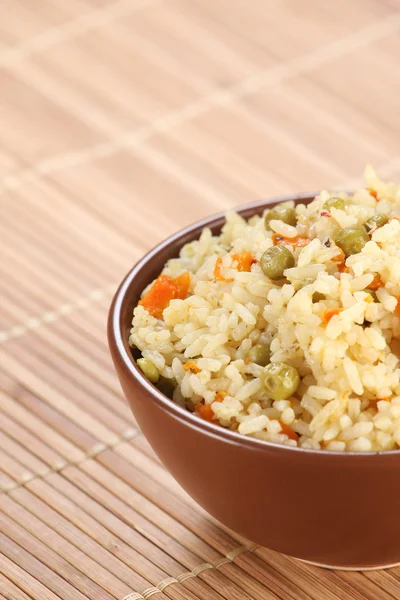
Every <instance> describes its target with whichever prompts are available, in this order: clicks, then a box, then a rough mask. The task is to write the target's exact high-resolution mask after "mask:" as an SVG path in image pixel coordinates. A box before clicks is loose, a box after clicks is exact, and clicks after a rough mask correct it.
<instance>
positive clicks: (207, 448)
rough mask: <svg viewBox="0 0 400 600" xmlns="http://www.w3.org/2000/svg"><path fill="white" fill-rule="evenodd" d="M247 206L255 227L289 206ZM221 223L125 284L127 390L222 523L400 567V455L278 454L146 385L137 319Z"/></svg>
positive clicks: (120, 352)
mask: <svg viewBox="0 0 400 600" xmlns="http://www.w3.org/2000/svg"><path fill="white" fill-rule="evenodd" d="M313 197H314V194H313V195H302V196H292V197H285V198H275V199H273V200H270V201H263V202H260V203H257V204H251V205H247V206H246V207H244V208H240V209H238V212H240V214H241V215H242V216H243V217H245V218H249V217H250V216H252V215H254V214H260V213H262V211H263V210H264V209H265V208H266V207H268V206H273V205H274V204H277V203H278V202H280V201H284V200H294V201H295V202H309V201H310V200H311V199H312V198H313ZM223 223H224V217H223V215H216V216H212V217H210V218H207V219H204V220H202V221H199V222H197V223H195V224H194V225H191V226H189V227H186V228H185V229H183V230H182V231H180V232H179V233H177V234H175V235H173V236H172V237H170V238H168V239H167V240H166V241H165V242H162V243H161V244H159V245H158V246H157V247H156V248H155V249H154V250H152V251H151V252H149V253H148V254H147V255H146V256H145V257H144V258H143V259H142V260H141V261H140V262H139V263H138V264H137V265H136V266H135V267H134V268H133V269H132V270H131V271H130V272H129V273H128V275H127V276H126V278H125V279H124V281H123V282H122V283H121V285H120V287H119V289H118V291H117V293H116V295H115V297H114V300H113V303H112V306H111V308H110V313H109V321H108V337H109V346H110V350H111V355H112V358H113V361H114V364H115V369H116V372H117V374H118V377H119V380H120V382H121V386H122V389H123V391H124V393H125V396H126V398H127V400H128V402H129V404H130V406H131V408H132V411H133V413H134V415H135V417H136V419H137V421H138V423H139V426H140V427H141V429H142V431H143V433H144V435H145V436H146V437H147V439H148V441H149V442H150V444H151V446H152V447H153V449H154V450H155V452H156V453H157V455H158V456H159V458H160V459H161V461H162V462H163V463H164V465H165V466H166V468H167V469H168V470H169V471H170V473H171V474H172V475H173V476H174V477H175V479H176V480H177V481H178V482H179V483H180V485H181V486H182V487H183V488H184V489H185V490H186V491H187V492H188V493H189V494H190V495H191V496H192V497H193V498H194V500H196V501H197V502H198V503H199V504H200V505H201V506H202V507H203V508H204V509H205V510H207V511H208V512H209V513H210V514H211V515H213V517H215V518H216V519H218V520H219V521H221V522H222V523H223V524H224V525H226V526H228V527H229V528H231V529H233V530H234V531H236V532H237V533H239V534H241V535H243V536H245V537H247V538H248V539H250V540H251V541H253V542H256V543H258V544H261V545H264V546H266V547H268V548H271V549H273V550H276V551H278V552H282V553H284V554H288V555H290V556H293V557H296V558H299V559H302V560H305V561H309V562H312V563H316V564H319V565H323V566H328V567H332V568H347V569H368V568H383V567H386V566H389V565H394V564H398V563H400V518H399V506H400V451H389V452H382V453H371V452H369V453H354V452H347V453H337V452H328V451H324V450H308V449H302V448H291V447H287V446H281V445H276V444H272V443H268V442H264V441H261V440H257V439H253V438H249V437H245V436H242V435H240V434H238V433H235V432H232V431H229V430H226V429H224V428H222V427H219V426H217V425H214V424H212V423H208V422H206V421H202V420H200V419H199V418H198V417H197V416H195V415H193V414H191V413H190V412H189V411H187V410H185V409H183V408H181V407H180V406H178V405H176V404H174V403H173V402H172V401H171V400H170V399H169V398H167V397H166V396H164V395H163V394H162V393H161V392H159V391H158V390H157V389H156V388H155V387H154V386H153V385H152V384H151V383H150V382H149V381H147V380H146V379H145V377H144V376H143V375H142V373H141V371H140V370H139V369H138V368H137V367H136V364H135V361H134V358H133V354H132V351H131V348H130V347H129V344H128V336H129V330H130V324H131V320H132V311H133V308H134V306H135V305H136V304H137V302H138V300H139V297H140V294H141V292H142V290H143V289H144V288H145V287H146V286H147V285H148V284H149V283H150V282H151V281H152V280H153V279H154V278H155V277H157V275H158V274H159V273H160V271H161V270H162V268H163V266H164V264H165V262H166V261H167V260H168V259H169V258H172V257H176V256H177V255H178V253H179V250H180V248H181V247H182V246H183V245H184V244H186V243H188V242H190V241H192V240H194V239H197V238H198V237H199V235H200V232H201V230H202V229H203V228H204V227H210V228H211V229H212V230H213V232H214V233H216V232H218V231H219V230H220V228H221V226H222V225H223Z"/></svg>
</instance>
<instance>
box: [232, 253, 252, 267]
mask: <svg viewBox="0 0 400 600" xmlns="http://www.w3.org/2000/svg"><path fill="white" fill-rule="evenodd" d="M232 259H233V260H235V261H237V267H236V268H237V270H238V271H250V270H251V265H254V263H256V262H257V260H256V259H255V258H254V256H253V255H252V253H251V252H248V251H247V250H246V251H245V252H240V253H239V254H233V255H232Z"/></svg>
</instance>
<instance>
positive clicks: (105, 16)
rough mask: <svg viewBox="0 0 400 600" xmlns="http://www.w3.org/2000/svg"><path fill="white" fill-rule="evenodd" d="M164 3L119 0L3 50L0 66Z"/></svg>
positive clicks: (16, 61) (156, 0)
mask: <svg viewBox="0 0 400 600" xmlns="http://www.w3.org/2000/svg"><path fill="white" fill-rule="evenodd" d="M161 2H162V0H141V1H140V2H139V3H137V4H133V3H132V0H128V1H127V0H117V1H116V2H114V3H113V4H109V5H107V6H103V7H101V8H97V9H94V10H91V11H88V12H86V13H84V14H81V15H79V16H78V17H77V18H75V19H71V20H70V21H67V22H66V23H63V24H62V25H59V26H54V27H49V28H48V29H46V30H45V31H43V32H42V33H40V34H38V35H35V36H33V37H31V38H29V39H27V40H26V41H24V42H22V43H21V44H19V45H17V46H15V47H13V48H10V49H7V50H3V51H2V56H1V58H0V65H1V66H3V67H7V68H10V67H15V66H16V64H18V62H19V61H22V60H26V59H29V58H30V57H31V56H32V55H35V54H37V53H39V52H43V51H45V50H47V49H48V48H51V47H52V46H55V45H56V44H60V43H62V42H69V41H71V40H73V39H74V38H75V37H77V36H79V35H83V34H85V33H87V32H88V31H90V30H92V29H96V28H100V27H104V26H105V25H109V24H110V23H112V21H114V20H116V19H119V18H120V17H123V16H124V15H126V14H128V15H129V14H131V13H135V12H137V11H139V10H142V9H145V8H147V7H148V6H151V5H153V4H159V3H161Z"/></svg>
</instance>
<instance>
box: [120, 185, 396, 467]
mask: <svg viewBox="0 0 400 600" xmlns="http://www.w3.org/2000/svg"><path fill="white" fill-rule="evenodd" d="M319 193H320V192H305V193H298V194H288V195H284V196H274V197H272V198H270V199H268V198H267V199H264V200H260V201H257V202H251V203H248V204H242V205H240V206H237V207H234V208H232V209H230V210H232V211H235V212H238V213H240V214H242V213H246V218H250V217H251V216H252V215H253V214H254V215H255V214H257V212H258V211H259V212H261V211H262V210H263V209H265V208H267V207H268V206H274V205H275V204H279V203H281V202H287V201H289V200H292V201H295V202H299V201H300V202H301V201H302V200H303V201H311V200H313V199H314V198H315V196H317V195H318V194H319ZM226 212H227V211H220V212H218V213H214V214H212V215H211V216H208V217H205V218H202V219H200V220H198V221H195V222H194V223H191V224H189V225H187V226H186V227H184V228H182V229H180V230H179V231H177V232H176V233H173V234H172V235H170V236H168V237H167V238H166V239H164V240H162V241H161V242H159V243H158V244H157V245H156V246H155V247H154V248H152V249H151V250H149V251H148V252H147V253H146V254H145V255H144V256H143V257H142V258H141V259H140V260H139V261H138V262H137V263H136V264H135V265H134V266H133V267H132V268H131V269H130V271H129V272H128V273H127V275H126V276H125V277H124V279H123V280H122V282H121V284H120V285H119V287H118V289H117V291H116V293H115V295H114V298H113V300H112V303H111V306H110V309H109V314H108V338H109V345H110V347H113V348H114V349H115V350H116V351H117V353H118V355H119V357H120V358H121V360H122V363H123V365H124V368H125V370H126V371H127V372H128V373H129V375H130V376H131V377H132V378H133V379H134V380H135V381H136V382H137V383H138V384H139V385H140V386H141V387H142V388H144V389H145V390H146V392H147V393H148V394H149V396H150V397H151V399H152V401H153V402H156V403H157V404H158V405H159V407H160V408H162V409H163V410H165V411H167V412H168V413H170V414H171V415H172V416H174V417H175V418H178V419H179V420H183V421H184V422H185V424H186V425H187V426H189V427H190V428H192V429H197V430H201V431H202V432H203V433H205V434H207V435H209V436H212V437H217V438H219V439H221V440H224V441H226V442H229V443H233V444H239V445H242V446H246V447H248V448H252V449H257V450H261V451H262V450H263V449H264V450H269V451H271V450H275V451H286V452H295V453H299V454H308V455H313V456H315V457H317V456H324V457H344V458H343V460H345V457H350V456H351V457H357V460H362V459H365V458H366V457H372V456H374V457H376V456H388V457H389V456H393V455H397V456H400V449H399V450H380V451H369V452H357V451H345V452H340V451H333V450H323V449H319V450H316V449H313V448H301V447H298V446H286V445H283V444H278V443H276V442H268V441H265V440H260V439H258V438H252V437H249V436H245V435H241V434H240V433H238V432H236V431H231V430H230V429H226V428H223V427H220V426H219V425H217V424H214V423H210V422H208V421H204V420H201V419H200V418H199V417H197V416H196V415H194V414H192V413H191V412H190V411H188V410H187V409H185V408H183V407H181V406H179V405H178V404H176V403H175V402H173V401H172V400H171V399H170V398H168V397H167V396H165V395H164V394H163V393H162V392H160V391H159V390H158V389H157V388H156V387H155V386H154V385H153V384H151V383H150V382H149V381H148V380H147V379H146V377H145V376H144V375H143V373H142V372H141V370H140V369H139V368H138V367H137V365H136V362H135V361H134V359H133V357H132V355H131V354H130V352H129V350H128V348H129V343H128V340H124V337H125V336H124V334H123V332H122V327H121V325H122V318H121V313H122V310H123V307H124V305H125V297H126V295H127V292H128V291H129V290H130V288H131V286H132V285H134V282H135V279H136V277H137V275H138V274H139V273H140V272H142V271H143V270H144V269H146V267H147V265H148V264H149V262H150V261H151V260H152V259H153V258H154V257H155V256H157V254H158V253H159V252H160V251H162V250H164V249H166V248H168V246H170V245H178V246H179V243H180V242H181V241H182V243H181V245H180V246H179V248H181V247H182V245H184V244H185V243H187V241H188V240H186V239H185V238H190V239H196V235H197V233H198V232H199V231H201V230H202V229H204V227H216V228H218V227H219V225H220V222H221V223H223V221H224V220H225V215H226ZM247 213H249V215H247ZM192 235H193V237H192V238H191V236H192ZM133 308H134V307H132V312H133Z"/></svg>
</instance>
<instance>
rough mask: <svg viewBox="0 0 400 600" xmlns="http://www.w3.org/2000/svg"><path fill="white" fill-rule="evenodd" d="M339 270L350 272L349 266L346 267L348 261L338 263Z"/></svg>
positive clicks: (340, 271)
mask: <svg viewBox="0 0 400 600" xmlns="http://www.w3.org/2000/svg"><path fill="white" fill-rule="evenodd" d="M338 270H339V273H348V272H349V267H346V263H340V264H339V265H338Z"/></svg>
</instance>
